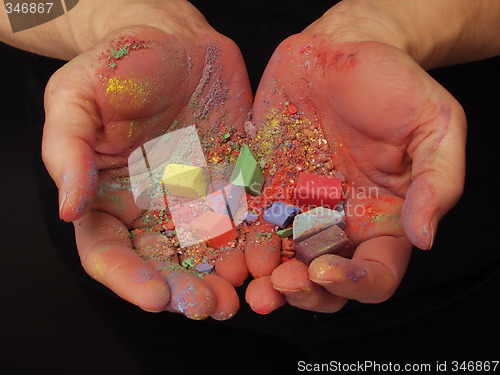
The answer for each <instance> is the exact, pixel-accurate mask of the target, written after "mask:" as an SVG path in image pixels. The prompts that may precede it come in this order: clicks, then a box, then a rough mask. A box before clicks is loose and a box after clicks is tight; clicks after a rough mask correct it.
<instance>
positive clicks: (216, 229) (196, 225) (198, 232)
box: [190, 211, 238, 247]
mask: <svg viewBox="0 0 500 375" xmlns="http://www.w3.org/2000/svg"><path fill="white" fill-rule="evenodd" d="M190 226H191V233H192V234H193V235H194V236H195V237H196V238H197V239H199V240H202V241H208V245H209V246H211V247H220V246H223V245H225V244H227V243H228V242H229V241H232V240H234V239H235V238H236V237H238V232H236V229H235V228H234V226H233V223H232V221H231V218H230V217H229V216H228V215H224V214H222V213H220V212H212V211H207V212H204V213H203V214H202V215H200V216H198V217H197V218H196V219H194V220H193V221H192V222H191V223H190Z"/></svg>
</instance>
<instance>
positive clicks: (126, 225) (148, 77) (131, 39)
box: [42, 2, 252, 319]
mask: <svg viewBox="0 0 500 375" xmlns="http://www.w3.org/2000/svg"><path fill="white" fill-rule="evenodd" d="M181 3H182V4H183V5H182V7H184V8H185V9H184V8H182V7H181V9H178V12H163V13H162V12H161V9H156V10H155V11H154V12H153V13H152V17H153V18H156V20H157V21H158V22H156V25H159V26H157V27H148V26H140V25H135V24H134V26H130V27H123V28H121V29H119V30H115V31H112V32H110V34H109V35H108V36H107V37H105V38H103V39H102V40H101V41H100V42H98V43H97V44H96V45H94V46H93V47H92V48H90V49H89V50H87V51H85V52H83V53H81V54H80V55H79V56H78V57H76V58H75V59H73V60H72V61H70V62H69V63H68V64H66V65H65V66H64V67H62V68H61V69H60V70H59V71H57V72H56V73H55V74H54V75H53V77H52V78H51V80H50V82H49V84H48V85H47V88H46V94H45V109H46V122H45V127H44V134H43V150H42V155H43V160H44V163H45V165H46V167H47V170H48V171H49V173H50V175H51V177H52V178H53V179H54V181H55V183H56V184H57V186H58V189H59V202H60V217H61V218H62V219H63V220H65V221H71V222H73V223H74V225H75V233H76V244H77V247H78V251H79V255H80V259H81V262H82V265H83V267H84V268H85V270H86V272H87V273H88V274H89V275H90V276H91V277H93V278H94V279H96V280H97V281H99V282H100V283H102V284H104V285H105V286H107V287H108V288H110V289H111V290H113V291H114V292H115V293H116V294H117V295H119V296H120V297H122V298H124V299H125V300H127V301H129V302H131V303H133V304H135V305H137V306H139V307H141V308H142V309H144V310H147V311H154V312H158V311H162V310H165V309H166V310H168V311H175V312H180V313H183V314H184V315H186V316H188V317H190V318H193V319H201V318H206V317H208V316H212V317H213V318H215V319H227V318H229V317H231V316H232V315H233V314H234V313H235V312H236V310H237V309H238V306H239V302H238V299H237V295H236V292H235V290H234V285H235V283H237V282H239V281H238V277H239V278H240V279H241V276H242V275H243V278H244V275H246V274H248V273H247V270H246V266H245V263H244V262H243V263H242V262H238V260H236V261H235V262H234V264H233V267H226V268H228V269H229V270H230V274H229V275H228V279H229V280H230V281H228V280H226V278H224V270H222V272H219V275H208V276H206V277H205V278H203V279H202V278H200V277H198V276H194V275H192V274H190V273H188V272H184V271H183V267H164V266H165V259H158V258H155V257H151V256H148V254H153V253H155V252H156V253H157V252H158V251H160V252H162V251H163V252H164V253H165V252H166V253H169V251H170V252H171V253H169V254H171V255H172V254H173V255H174V256H173V258H172V259H174V258H175V259H176V258H177V257H176V253H175V251H176V250H175V249H170V248H169V249H166V246H167V245H166V244H165V241H164V238H165V237H164V236H162V235H160V234H158V233H155V231H154V230H153V231H146V232H144V230H141V231H140V233H139V234H138V235H136V236H135V237H133V236H131V235H130V231H132V230H134V229H137V228H145V227H146V228H147V227H148V225H149V226H150V228H149V229H150V230H151V229H152V228H151V227H152V226H153V225H154V224H151V223H150V222H149V221H148V222H146V220H145V218H146V217H148V214H150V211H148V210H146V209H144V207H143V208H141V207H139V206H138V205H137V204H135V203H136V202H135V200H134V197H133V194H132V191H131V186H130V179H129V175H128V160H129V156H130V155H131V153H132V152H133V151H134V150H137V149H140V148H141V146H143V145H144V144H145V143H146V142H148V141H150V140H152V139H155V138H157V137H160V136H162V135H164V134H166V133H167V132H168V131H172V130H176V129H180V128H183V127H185V126H189V125H195V126H196V128H197V130H198V133H199V134H200V137H201V139H202V141H207V142H209V140H207V139H205V138H206V137H210V136H213V134H212V135H211V129H212V126H213V125H214V124H218V126H225V125H227V127H228V129H229V128H230V129H238V128H241V127H242V126H243V123H244V121H245V118H246V115H247V113H248V111H249V110H250V108H251V102H252V95H251V90H250V86H249V82H248V77H247V73H246V69H245V66H244V63H243V59H242V57H241V54H240V52H239V50H238V48H237V47H236V46H235V44H234V43H233V42H232V41H230V40H229V39H227V38H225V37H223V36H222V35H220V34H218V33H217V32H215V31H214V30H213V29H212V28H211V27H210V26H209V25H208V24H207V22H206V21H205V20H204V18H203V17H202V16H201V15H200V14H199V13H197V11H196V10H195V9H194V8H193V7H192V6H191V5H189V4H188V3H187V2H185V3H184V2H181ZM148 11H149V12H150V13H151V9H149V10H148ZM138 14H139V15H140V13H138ZM134 20H135V21H134V22H137V18H134ZM162 25H165V27H162ZM172 25H181V27H171V26H172ZM132 237H133V238H132ZM141 256H142V257H141ZM229 262H230V261H229ZM174 263H175V262H174ZM235 274H236V281H235Z"/></svg>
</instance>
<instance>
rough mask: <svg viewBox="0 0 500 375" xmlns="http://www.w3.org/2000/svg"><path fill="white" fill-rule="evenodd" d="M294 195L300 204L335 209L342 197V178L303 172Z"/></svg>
mask: <svg viewBox="0 0 500 375" xmlns="http://www.w3.org/2000/svg"><path fill="white" fill-rule="evenodd" d="M294 197H295V200H296V202H297V204H298V205H300V206H311V207H319V206H323V207H327V208H330V209H332V210H333V209H335V207H337V204H338V203H339V201H340V199H341V198H342V180H341V179H340V178H337V177H331V176H324V175H319V174H315V173H301V174H300V175H299V178H298V180H297V187H296V188H295V191H294Z"/></svg>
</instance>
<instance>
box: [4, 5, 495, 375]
mask: <svg viewBox="0 0 500 375" xmlns="http://www.w3.org/2000/svg"><path fill="white" fill-rule="evenodd" d="M197 5H198V6H199V8H200V10H202V12H203V13H204V14H205V16H206V17H207V18H208V20H209V21H210V22H211V23H212V25H213V26H214V27H215V28H216V29H217V30H218V31H220V32H222V33H223V34H225V35H227V36H229V37H231V38H232V39H233V40H235V41H236V42H237V44H238V45H239V46H240V48H241V49H242V52H243V55H244V58H245V61H246V63H247V66H248V70H249V75H250V79H251V81H252V86H253V88H254V90H255V88H256V85H257V84H258V81H259V77H260V75H261V74H262V71H263V69H264V67H265V65H266V63H267V60H268V59H269V57H270V56H271V54H272V51H273V50H274V48H275V47H276V46H277V45H278V43H279V42H280V41H281V40H283V39H284V38H285V37H286V36H288V35H291V34H293V33H296V32H299V31H300V30H302V29H303V28H304V27H305V26H307V25H308V24H309V23H310V22H312V21H313V20H314V19H316V18H317V17H318V16H320V15H321V14H322V12H323V11H325V10H326V9H327V8H328V6H327V5H325V4H324V2H319V1H318V2H314V1H312V2H311V1H309V2H299V1H289V2H282V3H281V5H279V6H278V5H276V6H271V5H269V4H266V3H265V2H259V1H255V2H252V4H251V5H249V4H244V2H236V1H229V0H228V1H206V2H203V4H202V5H200V4H197ZM31 64H32V58H31V56H30V55H29V54H27V53H25V52H22V51H19V50H15V49H13V48H11V47H7V46H4V45H1V46H0V72H1V74H2V76H3V77H2V80H1V88H2V90H1V92H2V94H1V102H0V109H1V112H0V113H1V117H0V118H1V131H2V133H1V137H0V142H1V143H2V151H1V158H0V165H1V169H0V170H1V171H2V174H3V175H2V180H1V181H2V183H1V185H0V186H1V190H0V192H1V193H2V194H1V199H0V208H1V214H2V216H1V218H0V223H1V229H2V234H3V235H2V245H1V246H0V280H1V282H0V301H1V302H0V373H8V374H10V373H14V374H18V373H48V374H67V373H71V374H75V373H81V374H89V373H95V374H104V373H111V374H143V373H149V372H157V373H158V372H159V373H173V374H178V373H187V374H189V373H194V372H195V371H196V372H200V371H207V370H208V369H213V368H215V367H216V366H218V368H219V369H220V372H221V373H230V372H233V373H255V372H258V373H271V372H273V371H277V370H281V371H283V370H286V372H287V373H290V372H294V369H295V368H296V363H297V361H298V360H309V361H326V362H327V361H331V360H337V361H341V362H350V361H353V360H363V361H364V360H374V359H379V360H380V361H386V362H389V361H392V362H393V363H394V362H398V363H406V362H412V363H432V364H434V363H435V361H436V360H444V359H448V360H452V359H453V360H459V361H461V360H500V356H499V353H500V350H499V345H498V344H497V341H498V340H497V337H498V335H499V334H500V323H499V322H498V317H499V316H500V307H499V304H498V302H497V296H498V290H499V287H500V276H499V275H498V269H499V264H500V255H499V254H498V253H499V251H498V248H499V246H498V245H497V239H496V234H497V233H498V215H497V214H496V212H497V206H498V203H499V199H498V198H497V195H496V194H498V191H497V188H498V185H499V184H498V169H499V168H498V156H497V152H498V139H499V138H498V127H499V125H500V59H499V58H495V59H489V60H485V61H481V62H475V63H471V64H464V65H459V66H453V67H447V68H442V69H438V70H435V71H433V72H431V74H432V75H433V76H434V77H435V78H436V79H437V80H438V81H439V82H440V83H441V84H442V85H443V86H444V87H446V88H447V89H448V90H449V91H450V92H451V93H452V94H453V95H454V96H455V97H456V98H457V99H458V100H459V102H460V103H461V104H462V105H463V107H464V109H465V111H466V114H467V117H468V122H469V130H468V145H467V180H466V187H465V192H464V196H463V198H462V200H461V201H460V202H459V204H458V205H457V206H456V207H455V208H454V209H453V210H452V211H451V212H450V213H449V214H448V215H447V216H446V217H445V218H444V219H443V221H442V222H441V224H440V228H439V231H438V234H437V237H436V241H435V247H434V249H433V250H432V251H430V252H422V251H418V250H416V251H415V253H414V256H413V257H412V260H411V263H410V267H409V270H408V272H407V275H406V277H405V280H404V281H403V284H402V286H401V289H400V290H399V291H398V293H397V294H396V295H395V296H394V298H393V299H391V300H390V301H388V302H386V303H384V304H382V305H377V306H356V305H355V304H354V307H353V308H351V310H352V314H351V313H350V310H349V308H347V309H346V311H345V312H343V313H342V314H339V317H338V322H337V323H335V324H334V325H332V327H333V328H332V327H330V328H328V329H330V330H331V331H330V336H332V338H333V339H332V340H329V341H325V342H321V343H304V342H296V341H290V340H289V339H290V335H288V336H287V335H286V332H287V329H288V328H290V327H291V326H293V324H295V323H294V319H295V318H297V320H296V324H297V326H298V330H299V331H300V329H299V328H300V324H301V323H300V322H301V319H302V318H304V316H302V315H300V314H298V315H297V314H296V312H294V311H293V308H283V309H280V310H281V311H280V310H279V311H278V312H276V313H273V314H271V315H270V316H268V317H260V316H259V317H254V318H249V320H248V321H247V322H246V323H245V320H244V319H243V318H239V317H238V316H237V317H235V318H233V319H232V320H231V321H229V322H228V324H216V323H213V324H212V323H211V322H192V321H188V320H187V319H183V318H182V317H177V316H176V317H174V316H172V315H171V314H166V313H165V314H154V315H153V314H147V313H144V312H142V311H140V310H139V309H137V308H135V307H133V306H130V305H128V304H127V303H124V302H121V301H118V300H115V299H112V298H108V297H106V296H104V295H102V294H100V293H99V292H98V291H95V290H93V289H89V288H86V287H84V286H82V285H80V284H79V283H78V282H77V279H75V277H74V276H73V275H72V273H71V272H70V271H69V270H68V268H66V267H65V265H64V263H63V262H62V261H61V259H60V258H59V256H58V254H57V252H56V250H55V248H54V246H53V245H52V243H51V241H50V237H49V234H48V231H47V228H46V225H45V222H46V220H45V218H44V217H43V214H42V211H41V208H40V201H39V199H38V196H37V186H38V184H39V183H38V182H37V179H36V178H35V175H34V174H33V173H32V171H31V166H30V154H32V153H33V154H34V155H35V156H37V155H38V154H39V149H38V148H37V146H36V145H37V143H36V141H37V139H36V137H37V136H38V134H39V132H35V133H34V135H33V132H32V131H31V129H30V126H31V125H30V118H29V117H28V112H29V109H30V108H31V107H33V106H36V103H33V102H32V101H31V99H29V97H28V93H27V91H28V88H29V86H30V82H29V79H30V78H29V75H27V74H26V72H27V71H29V70H30V67H31ZM58 64H59V62H49V65H53V66H57V65H58ZM38 104H39V103H38ZM38 125H40V126H41V124H38ZM33 137H35V139H32V138H33ZM32 141H35V142H34V144H35V146H33V143H32ZM36 168H39V166H36ZM50 199H51V197H47V198H46V201H47V202H51V200H50ZM42 201H43V202H44V204H45V203H46V201H45V198H44V197H43V196H42ZM247 315H251V314H248V306H246V304H245V302H243V303H242V314H241V316H242V317H245V316H247ZM280 322H282V323H283V324H282V326H283V327H284V328H283V327H282V329H281V331H280V329H279V327H278V326H280ZM236 326H247V328H237V327H236ZM276 327H278V328H276ZM275 328H276V329H275ZM291 331H292V330H291ZM265 332H269V333H274V334H276V335H281V337H276V336H273V335H268V334H267V333H265ZM302 336H305V337H306V338H308V339H310V338H311V337H307V335H302ZM295 337H298V336H295ZM495 356H496V357H495ZM448 366H451V363H448ZM498 371H500V368H499V369H498V370H497V372H498Z"/></svg>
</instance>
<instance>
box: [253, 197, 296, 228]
mask: <svg viewBox="0 0 500 375" xmlns="http://www.w3.org/2000/svg"><path fill="white" fill-rule="evenodd" d="M299 212H300V208H298V207H296V206H292V205H291V204H288V203H285V202H282V201H279V202H274V203H273V205H272V206H271V207H269V208H268V209H267V210H266V211H265V212H264V215H263V216H262V218H263V219H264V220H265V221H267V222H268V223H271V224H273V225H277V226H278V227H280V228H281V229H284V228H286V227H287V226H288V225H290V224H291V223H292V221H293V218H294V217H295V216H296V215H297V214H298V213H299Z"/></svg>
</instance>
